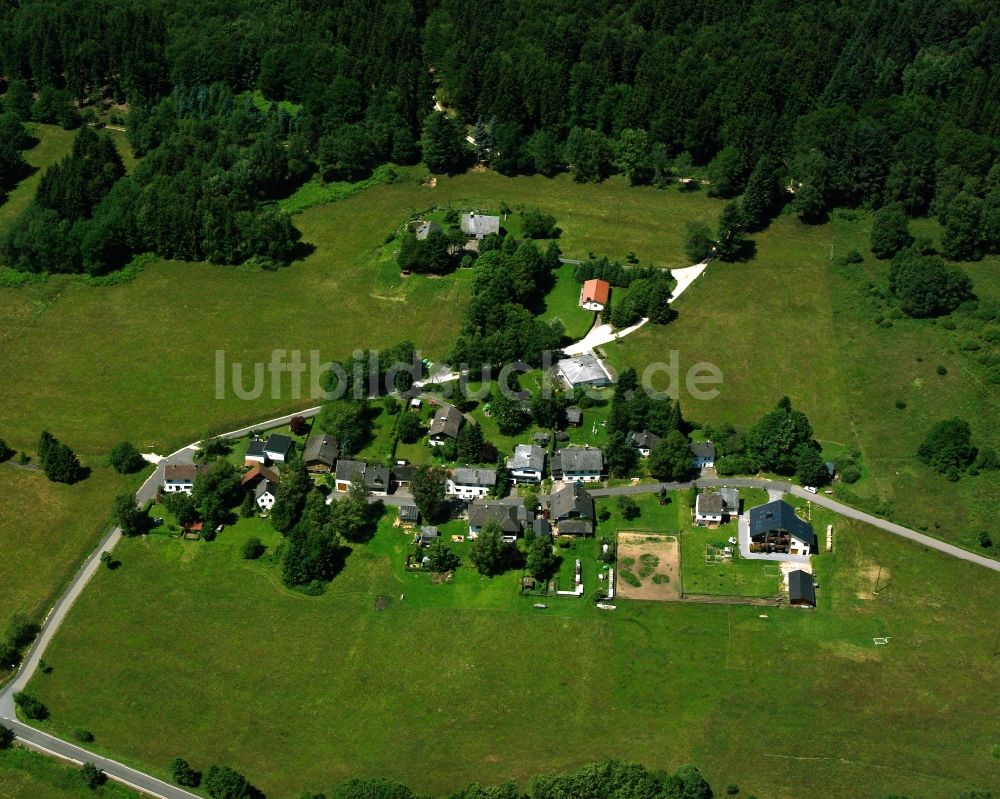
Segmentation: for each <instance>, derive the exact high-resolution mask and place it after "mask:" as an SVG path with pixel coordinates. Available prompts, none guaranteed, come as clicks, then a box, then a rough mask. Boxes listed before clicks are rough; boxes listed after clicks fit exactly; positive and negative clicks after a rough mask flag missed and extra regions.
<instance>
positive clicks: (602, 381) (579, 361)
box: [555, 352, 614, 389]
mask: <svg viewBox="0 0 1000 799" xmlns="http://www.w3.org/2000/svg"><path fill="white" fill-rule="evenodd" d="M555 371H556V376H557V377H558V378H559V379H560V380H561V381H562V382H563V383H564V384H565V385H566V387H567V388H569V389H574V388H577V387H578V386H582V387H589V386H593V387H594V388H600V387H602V386H609V385H611V383H613V382H614V381H613V380H612V379H611V373H610V372H609V371H608V369H607V367H606V366H605V365H604V364H603V363H601V361H600V360H599V359H598V357H597V356H596V355H594V353H593V352H585V353H584V354H583V355H576V356H574V357H572V358H563V359H562V360H560V361H558V362H557V363H556V367H555Z"/></svg>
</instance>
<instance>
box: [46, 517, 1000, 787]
mask: <svg viewBox="0 0 1000 799" xmlns="http://www.w3.org/2000/svg"><path fill="white" fill-rule="evenodd" d="M675 502H676V500H675ZM604 504H605V503H604V501H602V502H601V505H602V506H603V505H604ZM612 507H613V505H612ZM613 513H614V515H613V518H612V519H611V520H609V521H608V522H607V523H606V525H607V527H608V528H615V527H618V526H625V525H629V526H632V527H633V528H634V527H637V526H638V527H643V528H647V527H649V528H653V529H658V528H660V527H661V526H663V525H664V524H665V523H666V522H667V521H668V520H669V518H670V516H671V515H675V514H676V508H674V507H672V506H671V505H669V504H668V505H666V506H661V505H659V504H658V502H656V500H655V499H654V498H645V499H644V500H643V502H642V515H641V517H640V519H639V520H634V521H630V522H624V521H622V520H620V519H619V518H617V514H616V512H615V510H613ZM254 524H264V523H261V522H255V523H254ZM461 526H462V525H461V523H454V524H453V525H452V527H455V529H456V530H457V529H460V528H461ZM255 529H256V528H255V527H253V526H251V524H250V523H244V522H240V524H239V525H237V526H236V527H232V528H228V529H227V530H226V531H225V532H224V533H223V534H222V535H221V536H220V537H219V539H218V540H217V541H215V542H213V543H202V542H182V541H178V540H174V539H169V538H166V537H164V536H149V537H147V538H146V539H145V540H135V539H132V540H127V541H124V542H123V543H122V545H121V547H120V549H119V550H118V552H117V554H118V557H119V558H120V559H121V561H122V566H121V568H119V569H117V570H116V571H113V572H112V571H106V570H102V571H101V572H99V573H98V575H97V576H96V578H95V581H94V583H93V585H92V586H91V587H90V588H88V590H87V592H85V594H84V595H83V596H82V597H81V599H80V601H79V603H78V604H77V606H76V607H75V608H74V609H73V611H72V612H71V614H70V617H69V619H68V620H67V623H66V624H65V625H64V627H63V629H62V630H60V632H59V634H58V636H57V637H56V640H55V641H54V643H53V645H52V647H51V649H50V650H49V652H48V653H47V654H46V661H47V662H48V663H49V664H51V665H52V667H53V670H52V672H51V673H50V674H47V675H39V676H38V677H36V678H35V680H34V683H33V685H32V686H31V690H33V691H35V692H37V694H38V695H39V696H40V698H41V699H42V700H43V701H44V702H45V703H46V704H47V705H48V706H49V708H50V710H51V711H52V718H51V720H50V721H48V722H45V724H44V725H43V726H45V727H47V728H49V729H51V730H53V731H55V732H57V733H62V734H67V733H68V732H69V731H71V730H73V729H74V728H76V727H86V728H87V729H90V730H91V731H92V732H93V733H94V734H95V736H96V740H95V743H94V746H95V747H97V748H98V749H100V750H101V751H103V752H108V753H113V754H115V755H117V756H119V757H122V758H124V759H126V760H127V761H129V762H133V763H136V764H138V765H141V766H142V767H144V768H146V769H149V770H151V771H152V772H154V773H156V774H158V775H161V776H163V775H164V773H165V770H166V766H167V764H168V762H169V761H170V759H171V758H173V757H175V756H178V755H180V756H185V757H187V758H188V759H189V760H191V761H192V763H193V765H195V766H196V767H198V768H205V767H207V766H208V765H210V764H212V763H228V764H231V765H233V766H234V767H236V768H238V769H240V770H242V771H244V772H245V773H247V774H248V775H249V776H250V777H251V779H252V780H253V781H254V782H255V783H257V784H258V785H259V786H260V787H261V788H262V789H263V790H264V791H265V792H266V793H267V795H268V796H269V797H270V799H291V797H296V796H298V795H299V794H300V793H301V792H302V791H303V790H307V789H310V790H328V789H329V786H330V785H331V784H332V783H333V782H334V781H337V780H340V779H344V778H346V777H349V776H359V775H361V776H366V775H367V776H374V775H383V774H384V775H386V776H389V777H393V778H396V779H400V780H404V781H406V782H407V783H409V784H410V785H411V786H412V787H413V788H414V789H416V790H419V791H421V792H427V793H431V794H438V795H439V794H441V793H443V792H445V791H448V790H451V789H455V788H456V787H458V786H461V785H464V784H466V783H468V782H470V781H473V780H479V781H482V782H485V783H493V782H497V781H500V780H502V779H505V778H508V777H512V778H515V779H518V780H524V779H526V778H527V777H528V776H529V775H531V774H534V773H538V772H541V771H550V770H558V769H564V768H569V767H572V766H574V765H577V764H579V763H583V762H586V761H590V760H595V759H600V758H603V757H609V756H620V757H628V758H631V759H635V760H639V761H642V762H644V763H647V764H648V765H650V766H654V767H658V766H664V767H675V766H676V765H678V764H680V763H683V762H695V763H698V764H699V766H701V767H702V768H703V769H704V771H705V772H706V774H707V775H708V778H709V779H710V781H711V782H712V783H713V784H714V785H716V786H717V787H721V786H724V785H726V784H728V783H731V782H735V783H738V784H739V785H740V786H741V787H742V788H743V790H744V792H746V793H748V794H749V793H755V794H757V795H761V796H775V797H796V796H802V795H807V794H810V795H823V796H825V797H851V798H852V799H865V798H866V797H872V798H873V799H875V798H876V797H884V796H885V795H887V794H889V793H900V794H909V795H919V796H955V795H957V794H958V793H960V792H961V791H964V790H969V789H971V788H973V787H975V786H980V787H988V786H989V785H990V784H995V778H996V773H997V772H996V768H997V766H996V760H995V759H993V758H992V756H991V754H990V750H991V747H992V746H993V745H994V744H995V743H996V735H995V732H996V728H995V719H994V718H993V716H994V713H993V708H992V706H991V704H990V703H989V702H983V701H981V697H986V696H991V695H996V693H997V691H998V690H1000V678H998V675H997V671H996V669H995V668H994V664H993V661H994V659H995V658H994V655H993V650H994V648H995V641H994V640H992V638H991V637H990V636H987V635H984V634H983V625H982V620H983V619H985V618H989V617H990V615H991V614H993V613H995V607H994V606H995V598H996V595H997V591H998V589H1000V579H998V577H997V575H995V574H993V573H990V572H987V571H985V570H983V569H980V568H977V567H975V566H972V565H970V564H965V563H962V562H959V561H957V560H955V559H953V558H949V557H946V556H944V555H942V554H940V553H935V552H929V551H925V550H923V549H922V548H920V547H917V546H914V545H911V544H909V543H907V542H904V541H902V540H900V539H895V538H893V537H891V536H888V535H885V534H883V533H881V532H879V531H877V530H874V529H871V528H868V527H865V526H863V525H858V524H855V523H853V522H847V521H843V522H842V524H841V525H840V527H839V528H838V538H837V541H838V545H837V550H836V551H835V552H834V554H833V555H831V556H822V557H820V558H818V559H817V560H816V567H817V573H818V579H819V581H820V584H821V589H820V608H819V609H818V610H817V611H816V612H806V611H800V610H794V609H784V610H778V611H776V612H772V613H770V614H768V616H769V617H768V618H767V619H761V618H759V615H760V614H759V609H758V608H745V607H718V606H709V607H705V606H698V605H689V604H687V603H648V602H628V601H624V600H616V603H617V605H618V610H617V611H614V612H608V611H599V610H596V609H595V608H594V607H593V604H592V603H591V602H590V601H588V600H586V599H584V600H575V599H574V600H566V601H558V602H556V601H553V602H549V603H548V604H549V608H548V609H547V610H544V611H539V610H535V609H533V608H532V603H533V602H534V601H536V600H535V599H533V598H531V597H522V596H519V595H518V592H517V579H518V577H519V573H518V572H512V573H508V574H505V575H502V576H500V577H496V578H492V579H490V578H484V577H480V576H479V575H477V574H475V573H474V572H473V571H472V570H471V569H470V568H469V567H468V566H462V567H461V568H460V569H459V570H458V572H457V573H456V575H455V578H454V580H453V581H452V582H451V583H444V584H438V583H435V582H434V581H433V580H432V579H431V577H430V575H426V574H414V573H406V572H405V571H404V570H403V567H402V562H403V559H404V558H405V554H406V553H407V552H409V551H410V547H411V544H410V535H408V534H407V533H404V532H403V531H401V530H399V529H395V528H393V527H392V526H391V517H386V519H385V520H384V521H383V522H382V524H381V526H380V528H379V532H378V534H377V535H376V537H375V539H374V540H373V541H372V542H370V543H369V544H367V545H361V546H357V547H356V548H355V551H354V552H353V553H352V554H351V555H350V557H349V559H348V563H347V567H346V569H345V571H344V572H343V573H342V574H341V575H340V576H339V577H338V578H337V579H336V580H335V582H334V583H333V584H332V585H331V586H330V588H329V590H328V591H327V593H326V594H325V595H324V596H321V597H318V598H309V597H305V596H302V595H301V594H297V593H295V592H291V591H288V590H286V589H284V588H283V587H282V586H281V583H280V579H279V577H278V573H277V569H276V566H275V564H273V563H271V562H269V560H268V557H267V556H265V558H264V559H263V560H262V561H258V562H253V563H249V562H246V561H243V560H242V559H241V558H240V557H239V554H238V549H239V546H240V544H241V543H242V541H243V540H245V538H246V537H247V536H248V535H250V534H257V533H256V532H254V530H255ZM603 529H605V528H603V527H602V530H603ZM443 532H445V533H446V534H450V533H451V532H453V531H452V530H451V528H450V527H448V526H446V528H445V529H444V531H443ZM595 543H596V542H595ZM454 546H456V548H457V549H459V550H462V548H463V547H467V546H468V545H454ZM879 566H881V567H882V577H883V580H882V584H883V587H884V586H885V585H886V583H887V582H888V583H889V587H888V588H884V590H882V591H881V592H880V593H879V595H878V596H877V597H875V596H873V595H872V593H871V589H872V585H873V576H872V575H873V569H877V568H878V567H879ZM928 574H933V575H934V579H933V580H928V579H927V575H928ZM380 596H382V597H385V598H387V599H388V600H389V607H388V608H387V609H386V610H383V611H377V610H375V609H374V602H375V600H376V598H378V597H380ZM151 597H155V598H156V601H149V600H150V598H151ZM121 607H128V608H129V613H127V614H125V613H121V612H119V609H120V608H121ZM874 636H890V637H891V645H890V646H888V647H877V648H876V647H875V646H874V645H873V643H872V638H873V637H874ZM108 641H113V642H114V646H113V647H112V646H107V645H106V642H108ZM956 652H960V653H961V659H962V667H961V668H956V667H955V653H956ZM776 674H777V675H783V676H781V677H780V690H773V691H766V692H765V693H761V691H762V686H763V685H765V684H766V683H767V682H769V681H773V679H774V676H775V675H776ZM789 674H795V675H805V676H806V679H794V680H792V679H787V675H789ZM977 697H979V698H980V699H977ZM803 708H808V712H803ZM876 708H877V711H876ZM595 718H600V719H601V720H602V725H601V730H602V732H601V735H600V736H595V735H594V734H593V729H594V727H593V720H594V719H595ZM553 719H558V730H559V734H558V735H553V732H552V725H551V723H546V720H553ZM528 722H534V723H528ZM887 725H891V729H892V737H893V746H892V747H891V748H889V749H886V747H885V730H886V727H887ZM846 730H850V734H849V735H847V734H845V731H846ZM500 741H502V742H503V744H502V746H501V745H499V744H498V742H500ZM389 752H391V754H388V753H389ZM772 760H773V761H774V762H775V764H776V765H779V764H780V768H778V767H775V768H768V769H762V768H761V762H771V761H772ZM872 762H878V763H879V764H880V767H879V768H878V769H872V768H871V767H870V764H871V763H872Z"/></svg>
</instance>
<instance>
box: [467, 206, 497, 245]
mask: <svg viewBox="0 0 1000 799" xmlns="http://www.w3.org/2000/svg"><path fill="white" fill-rule="evenodd" d="M462 232H463V233H464V234H465V235H466V236H470V237H472V238H474V239H484V238H486V237H487V236H489V235H491V234H496V235H500V217H499V216H489V215H488V214H477V213H476V212H475V211H472V212H470V213H468V214H462Z"/></svg>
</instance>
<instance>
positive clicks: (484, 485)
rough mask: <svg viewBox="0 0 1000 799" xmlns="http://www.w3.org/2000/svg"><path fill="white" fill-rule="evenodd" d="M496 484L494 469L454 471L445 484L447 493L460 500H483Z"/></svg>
mask: <svg viewBox="0 0 1000 799" xmlns="http://www.w3.org/2000/svg"><path fill="white" fill-rule="evenodd" d="M496 484H497V473H496V472H495V471H494V470H493V469H454V470H453V471H452V473H451V474H450V475H449V476H448V479H447V481H446V482H445V493H446V494H448V495H450V496H453V497H458V498H459V499H466V500H473V499H481V498H482V497H485V496H486V495H487V494H489V493H490V489H492V488H493V486H495V485H496Z"/></svg>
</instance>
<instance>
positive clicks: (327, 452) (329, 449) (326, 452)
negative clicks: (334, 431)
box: [302, 433, 340, 466]
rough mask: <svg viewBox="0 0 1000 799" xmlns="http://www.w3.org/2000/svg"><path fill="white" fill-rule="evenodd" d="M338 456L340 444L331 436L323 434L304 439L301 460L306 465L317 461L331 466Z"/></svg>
mask: <svg viewBox="0 0 1000 799" xmlns="http://www.w3.org/2000/svg"><path fill="white" fill-rule="evenodd" d="M338 455H340V444H339V443H337V439H335V438H334V437H333V436H331V435H327V434H326V433H324V434H323V435H319V436H309V438H307V439H306V446H305V449H304V450H303V451H302V460H304V461H305V462H306V463H312V462H313V461H319V462H320V463H323V464H326V465H327V466H333V464H334V463H336V462H337V456H338Z"/></svg>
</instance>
